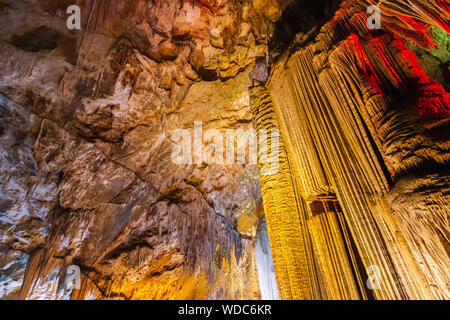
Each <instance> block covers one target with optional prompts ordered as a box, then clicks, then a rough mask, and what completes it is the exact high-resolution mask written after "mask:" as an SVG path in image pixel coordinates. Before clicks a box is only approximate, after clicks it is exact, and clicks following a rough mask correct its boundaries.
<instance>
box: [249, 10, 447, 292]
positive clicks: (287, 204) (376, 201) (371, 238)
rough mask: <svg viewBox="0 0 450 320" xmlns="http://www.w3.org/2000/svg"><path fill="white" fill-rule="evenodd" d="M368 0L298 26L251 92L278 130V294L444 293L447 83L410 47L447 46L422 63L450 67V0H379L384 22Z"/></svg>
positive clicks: (274, 209)
mask: <svg viewBox="0 0 450 320" xmlns="http://www.w3.org/2000/svg"><path fill="white" fill-rule="evenodd" d="M298 3H301V1H299V2H298ZM369 4H371V1H367V2H364V3H361V2H359V1H344V2H343V3H342V4H341V8H340V9H339V10H337V11H336V12H335V13H334V16H333V17H332V18H331V19H330V21H329V22H327V23H325V24H324V25H323V26H322V28H320V29H319V28H317V29H316V30H315V31H314V30H310V31H306V30H303V31H301V32H300V33H299V34H297V35H296V36H295V37H293V38H292V39H291V42H290V43H287V44H288V45H289V47H288V48H287V49H286V50H285V51H282V52H281V54H280V55H279V56H278V59H279V60H278V63H276V64H274V65H272V68H273V72H272V75H271V78H270V80H269V82H268V84H267V88H266V87H263V86H258V87H256V88H254V89H253V90H252V105H253V109H254V114H255V116H254V119H255V122H256V126H257V127H265V128H267V129H269V128H279V129H280V130H281V136H282V143H280V171H279V172H278V174H277V176H275V177H261V185H262V192H263V202H264V208H265V213H266V217H267V225H268V228H269V234H270V237H271V238H270V239H271V244H272V252H273V257H274V263H275V271H276V273H277V278H278V286H279V290H280V296H281V298H284V299H324V298H325V299H360V298H365V299H373V298H376V299H448V298H449V290H448V289H449V283H448V268H449V266H450V258H449V255H448V254H449V252H448V244H449V237H448V235H449V225H448V218H449V216H448V213H449V200H450V199H449V194H448V190H449V189H448V186H449V184H448V179H449V177H448V161H449V158H448V156H449V150H448V134H447V133H448V132H449V113H450V100H449V97H450V95H449V93H447V92H446V91H445V87H448V83H446V82H445V80H442V78H441V81H442V82H443V83H442V84H441V83H438V82H437V81H435V80H434V79H432V78H430V77H429V76H428V75H427V74H426V73H425V72H424V71H423V69H422V67H421V65H420V64H419V62H418V61H417V59H416V56H415V55H414V53H413V52H412V51H410V50H409V49H407V47H406V45H405V43H408V41H413V42H414V44H408V46H410V47H412V48H416V49H417V47H419V46H420V47H422V48H424V50H425V51H426V50H428V49H429V48H430V47H431V46H436V43H435V41H437V42H440V43H441V44H443V45H444V48H443V50H444V51H445V50H446V51H447V56H446V58H445V60H446V61H442V64H441V63H440V62H441V61H438V60H439V59H437V60H434V63H433V62H431V61H432V60H431V59H432V58H431V56H434V57H436V58H437V57H438V56H439V54H438V53H437V52H436V51H434V52H433V51H432V52H431V53H428V54H425V55H428V58H429V59H430V60H429V61H430V62H429V65H428V66H426V64H425V68H426V69H427V70H429V71H432V70H436V69H438V68H439V67H444V68H446V67H445V63H447V62H448V47H447V48H446V47H445V41H441V40H440V39H439V37H436V35H439V34H440V33H441V32H448V22H449V10H448V9H449V7H448V3H447V2H445V1H442V2H439V1H438V2H435V3H433V4H431V3H430V2H428V1H404V2H400V1H383V3H382V4H380V7H381V12H382V13H383V17H384V18H383V19H382V23H384V28H383V30H369V29H368V27H367V24H366V21H367V19H368V15H367V13H366V8H367V5H369ZM281 26H282V24H281ZM436 29H438V30H439V31H433V30H436ZM413 30H414V32H415V31H417V32H415V33H414V32H413ZM275 34H277V33H275ZM447 37H448V34H447ZM436 47H437V46H436ZM276 49H277V48H276V47H274V50H276ZM416 49H415V50H416ZM438 51H439V50H438ZM274 53H275V54H277V53H280V52H276V51H275V52H274ZM422 57H423V58H422V60H421V62H422V63H424V62H425V59H426V58H425V57H424V55H422ZM430 65H435V66H437V68H434V67H432V66H430ZM435 74H438V73H435ZM286 222H287V223H286ZM299 234H301V235H302V237H299V236H298V235H299ZM374 270H376V272H374ZM373 275H375V277H376V278H377V279H378V280H377V281H378V282H377V284H379V285H377V287H378V288H377V289H376V290H367V288H368V285H367V283H368V282H367V281H368V280H370V278H373V277H372V276H373ZM371 281H372V280H371ZM370 283H371V286H370V287H369V288H373V287H374V286H372V285H373V283H372V282H370Z"/></svg>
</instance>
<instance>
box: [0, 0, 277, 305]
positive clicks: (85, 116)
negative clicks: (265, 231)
mask: <svg viewBox="0 0 450 320" xmlns="http://www.w3.org/2000/svg"><path fill="white" fill-rule="evenodd" d="M72 4H76V5H78V6H79V7H80V8H81V18H82V21H81V29H80V30H68V29H67V27H66V19H67V17H68V15H67V14H66V8H67V7H68V6H69V5H72ZM279 14H280V9H279V4H278V2H276V1H272V2H271V4H270V5H267V4H266V3H263V2H262V1H254V3H253V2H252V1H222V0H221V1H203V0H198V1H197V0H195V1H190V0H189V1H184V0H183V1H181V0H180V1H151V2H149V1H127V0H123V1H107V0H101V1H88V0H86V1H31V0H27V1H1V2H0V17H1V19H0V26H1V30H2V31H1V33H0V41H1V50H0V69H1V72H0V94H1V95H0V98H1V101H0V102H1V109H0V110H1V113H0V128H1V130H0V134H1V138H0V142H1V143H0V148H1V149H0V150H1V162H0V166H1V172H2V174H1V188H0V190H1V191H0V192H1V193H0V196H1V200H0V215H1V216H0V217H1V224H0V230H1V242H0V243H1V254H0V267H1V268H2V276H1V278H0V284H1V289H0V295H1V297H2V298H5V299H11V298H18V297H20V298H23V299H43V298H47V299H68V298H76V299H85V298H86V299H87V298H97V299H109V298H111V299H180V298H187V299H205V298H215V299H224V298H229V299H232V298H237V299H244V298H249V299H250V298H251V299H257V298H260V292H259V284H258V275H257V270H256V256H255V250H254V246H255V241H256V237H255V235H256V229H257V227H258V225H259V220H260V219H261V217H262V216H263V212H262V209H261V196H260V187H259V181H258V175H257V167H256V165H241V164H234V165H230V166H227V167H223V166H218V165H206V164H199V165H197V164H192V165H183V166H178V165H175V164H174V163H173V162H172V160H171V152H172V149H173V142H172V141H171V134H172V133H173V131H174V130H177V129H183V128H186V129H191V128H193V123H194V121H202V122H203V125H204V129H207V128H223V130H226V129H227V128H229V129H232V128H243V129H246V128H251V126H252V123H251V110H250V106H249V93H248V86H249V84H250V83H249V79H248V75H247V74H248V71H249V68H251V65H252V63H253V61H254V60H255V56H256V55H264V54H265V52H266V51H267V34H266V33H267V28H266V26H265V21H270V19H272V20H273V19H276V18H278V16H279ZM266 17H267V18H266ZM252 19H255V20H257V21H260V23H251V21H252ZM267 19H269V20H267ZM72 264H74V265H77V266H79V267H80V268H81V272H82V286H81V289H80V290H75V291H74V292H72V291H70V290H65V285H64V279H65V276H66V270H67V267H68V266H69V265H72Z"/></svg>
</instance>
